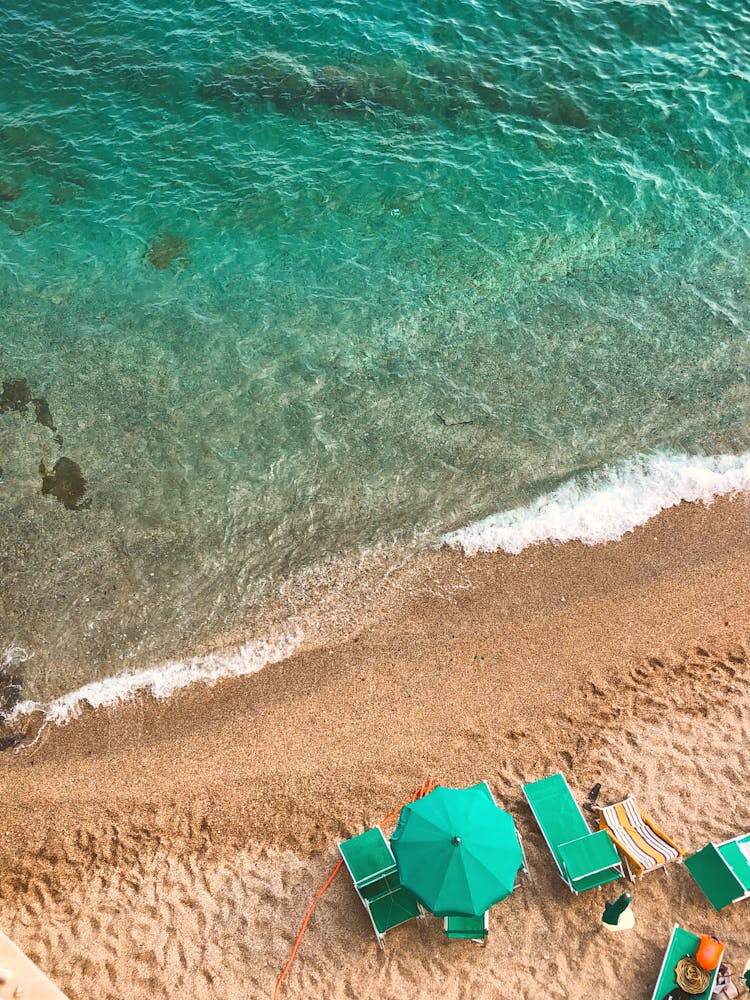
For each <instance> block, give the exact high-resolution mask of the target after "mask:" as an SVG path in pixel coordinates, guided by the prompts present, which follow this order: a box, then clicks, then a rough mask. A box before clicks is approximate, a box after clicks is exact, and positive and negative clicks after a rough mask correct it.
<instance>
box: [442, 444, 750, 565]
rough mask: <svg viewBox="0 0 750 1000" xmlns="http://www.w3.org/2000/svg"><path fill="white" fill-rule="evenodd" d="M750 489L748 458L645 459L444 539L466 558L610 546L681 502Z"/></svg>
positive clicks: (606, 470) (600, 473)
mask: <svg viewBox="0 0 750 1000" xmlns="http://www.w3.org/2000/svg"><path fill="white" fill-rule="evenodd" d="M746 491H750V453H748V452H746V453H744V454H741V455H706V456H701V455H664V454H656V455H644V456H639V457H637V458H634V459H630V460H628V461H627V462H622V463H620V464H618V465H614V466H609V467H605V468H603V469H601V470H599V471H597V472H594V473H590V474H588V475H587V476H585V477H582V478H574V479H570V480H568V481H567V482H565V483H564V484H563V485H562V486H560V487H559V488H558V489H556V490H554V491H553V492H551V493H547V494H545V495H544V496H541V497H539V498H538V499H537V500H535V501H534V502H533V503H531V504H529V505H528V506H526V507H516V508H514V509H513V510H507V511H502V512H501V513H498V514H492V515H491V516H490V517H486V518H484V520H482V521H478V522H476V523H474V524H471V525H469V526H468V527H466V528H461V529H459V530H458V531H451V532H449V533H448V534H446V535H444V536H443V542H444V543H445V544H446V545H449V546H451V547H452V548H460V549H463V551H464V552H465V553H466V554H467V555H475V554H476V553H478V552H496V551H498V550H500V549H501V550H503V551H504V552H510V553H518V552H521V551H522V550H523V549H525V548H528V546H529V545H536V544H538V543H540V542H570V541H579V542H583V544H584V545H598V544H600V543H602V542H612V541H615V540H616V539H618V538H622V536H623V535H625V534H627V533H628V532H629V531H632V530H633V529H634V528H637V527H638V525H640V524H644V523H645V522H646V521H648V520H650V519H651V518H652V517H654V516H655V515H656V514H658V513H659V511H661V510H666V509H667V508H668V507H675V506H676V505H677V504H679V503H681V502H682V501H683V500H685V501H701V502H703V503H710V502H711V501H712V500H713V499H714V497H717V496H721V495H726V494H733V493H742V492H746Z"/></svg>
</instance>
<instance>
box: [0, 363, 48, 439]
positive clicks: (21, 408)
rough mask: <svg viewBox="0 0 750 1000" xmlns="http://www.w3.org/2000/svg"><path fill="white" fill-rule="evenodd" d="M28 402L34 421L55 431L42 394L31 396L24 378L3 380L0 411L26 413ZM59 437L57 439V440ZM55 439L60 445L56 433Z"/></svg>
mask: <svg viewBox="0 0 750 1000" xmlns="http://www.w3.org/2000/svg"><path fill="white" fill-rule="evenodd" d="M29 403H31V404H32V406H33V407H34V414H35V416H36V422H37V423H38V424H42V426H44V427H48V428H49V429H50V430H51V431H56V430H57V428H56V427H55V423H54V421H53V419H52V413H51V412H50V408H49V403H48V402H47V400H46V399H45V398H44V396H32V395H31V389H30V388H29V383H28V382H27V381H26V379H25V378H14V379H11V380H10V381H8V382H3V391H2V395H0V413H6V412H8V411H15V412H16V413H28V407H29ZM58 438H59V440H58ZM55 441H56V442H57V443H58V444H60V445H62V438H60V435H59V434H58V435H56V437H55Z"/></svg>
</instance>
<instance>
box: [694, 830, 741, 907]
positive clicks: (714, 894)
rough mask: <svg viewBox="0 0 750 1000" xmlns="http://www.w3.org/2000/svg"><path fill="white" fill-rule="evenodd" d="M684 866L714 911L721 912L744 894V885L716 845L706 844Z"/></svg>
mask: <svg viewBox="0 0 750 1000" xmlns="http://www.w3.org/2000/svg"><path fill="white" fill-rule="evenodd" d="M724 846H726V845H724ZM685 866H686V867H687V869H688V871H689V872H690V874H691V875H692V876H693V878H694V879H695V881H696V882H697V883H698V885H699V886H700V888H701V890H702V892H703V894H704V895H705V896H706V898H707V899H708V901H709V903H710V904H711V906H713V908H714V909H715V910H723V909H724V907H725V906H729V904H730V903H734V902H735V900H737V899H741V898H742V897H743V896H744V894H745V887H744V885H743V884H742V882H741V881H740V880H739V879H738V878H737V876H736V875H735V874H734V872H733V871H732V869H731V868H730V866H729V864H728V863H727V861H726V859H725V858H724V857H722V855H721V852H720V851H719V848H718V847H717V846H716V844H706V846H705V847H704V848H702V850H700V851H698V852H697V854H694V855H693V856H692V857H690V858H687V859H686V861H685Z"/></svg>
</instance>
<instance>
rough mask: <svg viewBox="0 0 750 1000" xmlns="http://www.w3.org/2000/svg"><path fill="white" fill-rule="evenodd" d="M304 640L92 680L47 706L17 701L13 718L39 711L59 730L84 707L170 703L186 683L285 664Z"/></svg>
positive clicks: (263, 643) (288, 637)
mask: <svg viewBox="0 0 750 1000" xmlns="http://www.w3.org/2000/svg"><path fill="white" fill-rule="evenodd" d="M302 640H303V635H302V633H301V632H294V633H288V634H284V635H280V636H278V637H277V638H274V639H262V640H259V641H256V642H248V643H246V644H245V645H243V646H240V647H239V648H238V649H235V650H232V651H229V652H224V653H209V654H206V655H205V656H196V657H194V658H193V659H190V660H172V661H169V662H167V663H163V664H160V665H159V666H156V667H150V668H149V669H147V670H139V671H135V672H134V673H123V674H117V675H116V676H114V677H106V678H104V679H103V680H98V681H91V683H89V684H84V686H83V687H80V688H78V689H77V690H75V691H71V692H69V693H68V694H64V695H62V696H61V697H60V698H57V699H56V700H55V701H52V702H50V703H49V704H46V705H44V704H40V703H38V702H34V701H22V702H19V703H18V704H17V705H16V706H15V708H14V710H13V713H12V715H11V719H14V718H18V717H20V716H24V715H28V714H29V713H31V712H37V711H41V712H43V713H44V715H45V721H47V722H54V723H57V724H58V725H60V724H63V723H65V722H69V721H70V720H71V719H73V718H75V717H76V716H78V715H80V713H81V710H82V709H83V708H84V707H86V706H90V707H91V708H105V707H109V706H112V705H116V704H118V703H120V702H123V701H129V700H131V699H132V698H134V697H135V696H136V695H139V694H147V695H151V696H152V697H154V698H159V699H162V698H168V697H169V696H170V695H172V694H174V692H175V691H178V690H179V689H180V688H184V687H187V686H188V684H195V683H196V682H203V683H204V684H215V683H216V682H217V681H220V680H223V679H225V678H228V677H244V676H246V675H248V674H255V673H258V671H259V670H262V669H263V667H266V666H268V665H269V664H271V663H278V662H279V661H280V660H285V659H287V658H288V657H289V656H291V655H292V653H294V652H295V650H297V649H298V648H299V646H300V645H301V643H302Z"/></svg>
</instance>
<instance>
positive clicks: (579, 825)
mask: <svg viewBox="0 0 750 1000" xmlns="http://www.w3.org/2000/svg"><path fill="white" fill-rule="evenodd" d="M523 794H524V795H525V797H526V801H527V802H528V803H529V806H530V807H531V811H532V813H533V814H534V819H535V820H536V821H537V823H538V824H539V828H540V830H541V831H542V836H543V837H544V839H545V841H546V842H547V846H548V847H549V849H550V851H551V852H552V857H553V858H554V859H555V863H556V865H557V868H558V871H559V872H560V876H561V878H562V880H563V882H565V884H566V885H567V886H569V887H570V889H572V890H573V892H575V893H576V894H577V893H579V892H585V891H586V889H594V888H596V887H597V886H600V885H606V884H607V883H608V882H614V881H615V879H618V878H623V877H624V872H623V868H622V862H621V861H620V856H619V855H618V853H617V850H616V849H615V846H614V844H613V843H612V841H611V839H610V836H609V834H608V833H607V831H606V830H598V831H597V832H596V833H592V832H591V830H589V828H588V824H587V823H586V820H585V819H584V816H583V813H582V812H581V810H580V809H579V808H578V803H577V802H576V800H575V799H574V798H573V795H572V794H571V791H570V788H569V787H568V783H567V781H566V780H565V777H564V776H563V775H562V774H560V773H559V772H558V773H557V774H550V775H548V776H547V777H546V778H540V779H539V781H531V782H529V783H528V784H526V785H524V786H523Z"/></svg>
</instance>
